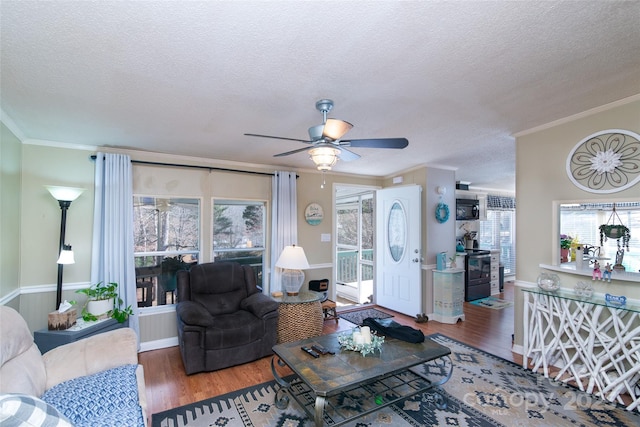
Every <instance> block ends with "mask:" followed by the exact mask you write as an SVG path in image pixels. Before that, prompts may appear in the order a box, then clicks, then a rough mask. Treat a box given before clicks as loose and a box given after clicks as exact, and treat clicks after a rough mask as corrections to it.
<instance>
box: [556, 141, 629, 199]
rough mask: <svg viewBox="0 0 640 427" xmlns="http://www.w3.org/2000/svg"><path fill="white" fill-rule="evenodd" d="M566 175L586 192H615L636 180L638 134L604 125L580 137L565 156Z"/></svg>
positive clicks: (627, 186)
mask: <svg viewBox="0 0 640 427" xmlns="http://www.w3.org/2000/svg"><path fill="white" fill-rule="evenodd" d="M567 175H568V176H569V179H570V180H571V181H572V182H573V183H574V184H575V185H576V187H578V188H581V189H582V190H585V191H588V192H590V193H603V194H606V193H616V192H618V191H622V190H625V189H627V188H629V187H631V186H633V185H635V184H636V183H638V182H640V135H638V134H637V133H635V132H632V131H629V130H622V129H608V130H603V131H600V132H596V133H594V134H591V135H589V136H587V137H586V138H584V139H583V140H582V141H580V142H578V144H577V145H576V146H575V147H573V150H571V152H570V153H569V156H568V157H567Z"/></svg>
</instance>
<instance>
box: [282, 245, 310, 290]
mask: <svg viewBox="0 0 640 427" xmlns="http://www.w3.org/2000/svg"><path fill="white" fill-rule="evenodd" d="M276 267H280V268H282V269H284V271H283V272H282V274H281V280H282V289H283V290H284V291H286V293H287V295H297V294H298V292H299V291H300V287H301V286H302V283H304V272H302V269H304V268H309V262H308V261H307V257H306V255H305V254H304V249H302V248H301V247H300V246H295V245H292V246H285V248H284V250H283V251H282V253H281V254H280V258H278V261H277V262H276Z"/></svg>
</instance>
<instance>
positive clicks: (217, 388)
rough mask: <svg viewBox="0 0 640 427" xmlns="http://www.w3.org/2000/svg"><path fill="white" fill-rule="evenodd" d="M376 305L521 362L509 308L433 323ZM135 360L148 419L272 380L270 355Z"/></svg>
mask: <svg viewBox="0 0 640 427" xmlns="http://www.w3.org/2000/svg"><path fill="white" fill-rule="evenodd" d="M499 297H500V298H503V299H506V300H509V301H513V283H512V282H507V283H505V291H504V293H502V294H500V295H499ZM376 308H377V309H379V310H381V311H385V312H388V313H390V314H393V315H394V320H395V321H397V322H398V323H401V324H404V325H409V326H412V327H415V328H419V329H421V330H422V331H423V332H424V334H425V335H429V334H434V333H441V334H443V335H446V336H448V337H451V338H454V339H456V340H458V341H461V342H464V343H466V344H469V345H472V346H474V347H476V348H479V349H482V350H484V351H486V352H488V353H491V354H495V355H497V356H500V357H502V358H504V359H506V360H510V361H512V362H515V363H519V364H520V363H522V356H520V355H518V354H515V353H512V352H511V339H512V334H513V306H512V307H508V308H504V309H502V310H492V309H489V308H483V307H478V306H475V305H472V304H469V303H464V313H465V321H464V322H458V323H457V324H454V325H449V324H443V323H438V322H434V321H429V322H427V323H416V322H415V321H414V319H413V318H412V317H409V316H405V315H403V314H399V313H396V312H393V311H391V310H387V309H384V308H381V307H376ZM352 327H353V324H352V323H350V322H347V321H345V320H342V319H340V320H339V321H338V323H337V324H336V323H335V321H333V320H331V321H326V322H325V323H324V332H325V333H331V332H336V331H341V330H349V329H351V328H352ZM139 361H140V363H141V364H142V365H143V366H144V374H145V382H146V389H147V402H148V411H149V412H148V415H149V417H151V414H154V413H157V412H161V411H164V410H167V409H171V408H175V407H176V406H181V405H186V404H188V403H192V402H196V401H199V400H203V399H207V398H209V397H212V396H216V395H220V394H224V393H228V392H231V391H235V390H238V389H241V388H244V387H249V386H252V385H255V384H260V383H263V382H265V381H269V380H272V379H273V375H272V374H271V365H270V362H271V357H265V358H262V359H260V360H257V361H255V362H252V363H247V364H244V365H240V366H234V367H231V368H227V369H221V370H219V371H216V372H203V373H199V374H194V375H190V376H187V375H186V374H185V372H184V367H183V365H182V359H181V358H180V351H179V349H178V347H171V348H165V349H161V350H153V351H147V352H143V353H140V354H139Z"/></svg>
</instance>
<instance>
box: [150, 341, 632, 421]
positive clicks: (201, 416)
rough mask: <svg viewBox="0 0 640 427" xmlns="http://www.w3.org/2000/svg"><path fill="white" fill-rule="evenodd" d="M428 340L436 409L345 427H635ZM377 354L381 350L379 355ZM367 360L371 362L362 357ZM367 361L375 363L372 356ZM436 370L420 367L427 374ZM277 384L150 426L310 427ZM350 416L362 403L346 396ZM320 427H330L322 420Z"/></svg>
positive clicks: (514, 369) (582, 398) (473, 354)
mask: <svg viewBox="0 0 640 427" xmlns="http://www.w3.org/2000/svg"><path fill="white" fill-rule="evenodd" d="M429 338H431V339H433V340H435V341H437V342H439V343H440V344H442V345H445V346H447V347H449V348H450V349H451V361H452V363H453V366H454V367H453V374H452V376H451V379H449V381H448V382H446V383H445V384H444V385H442V386H441V391H442V393H443V395H444V397H445V399H446V402H447V405H446V407H445V408H442V409H439V408H440V405H439V404H438V403H439V401H438V399H436V398H435V395H434V394H433V393H432V392H421V393H418V394H416V395H414V396H413V397H409V398H406V399H404V400H402V401H400V402H398V403H396V404H394V405H391V406H388V407H384V408H381V409H379V410H378V411H376V412H373V413H371V414H368V415H366V416H364V417H361V418H358V419H356V420H354V421H351V422H349V423H347V424H346V425H347V426H349V427H365V426H366V427H389V426H394V427H395V426H400V427H407V426H410V427H418V426H420V427H432V426H433V427H435V426H459V427H463V426H474V427H489V426H533V425H535V426H556V427H558V426H567V427H569V426H571V427H580V426H585V427H586V426H638V425H640V413H638V412H628V411H626V410H624V409H623V408H621V407H619V406H617V405H615V404H612V403H607V402H604V401H602V400H599V399H597V398H595V397H593V396H591V395H589V394H586V393H582V392H580V391H578V390H576V389H575V388H572V387H569V386H567V385H564V384H562V383H558V382H555V381H551V380H549V379H546V378H544V377H543V376H540V375H538V374H535V373H533V372H531V371H528V370H525V369H523V368H522V367H521V366H519V365H516V364H514V363H512V362H509V361H506V360H504V359H501V358H499V357H496V356H493V355H490V354H488V353H485V352H484V351H481V350H478V349H476V348H474V347H471V346H468V345H466V344H463V343H461V342H459V341H456V340H454V339H451V338H448V337H446V336H444V335H441V334H435V335H431V336H429ZM383 351H384V348H383ZM367 357H372V356H367ZM373 357H375V356H373ZM438 369H439V367H438V366H434V364H432V363H430V364H425V365H421V366H420V371H421V372H422V373H424V374H427V375H430V374H431V373H432V372H434V371H437V370H438ZM278 387H279V386H278V385H277V384H276V382H275V381H270V382H266V383H263V384H260V385H257V386H254V387H249V388H246V389H243V390H239V391H236V392H233V393H229V394H226V395H223V396H218V397H214V398H211V399H207V400H203V401H201V402H197V403H193V404H190V405H186V406H181V407H178V408H175V409H171V410H168V411H164V412H161V413H158V414H153V415H152V421H151V425H152V427H165V426H187V427H200V426H207V427H208V426H215V427H236V426H238V427H239V426H247V427H311V426H312V425H313V423H312V421H311V420H310V419H309V418H308V417H307V416H306V414H305V413H304V412H303V410H302V409H301V408H300V406H298V404H297V403H296V402H295V401H293V399H292V401H291V403H290V404H289V406H288V407H287V408H286V409H283V410H280V409H277V408H276V407H275V405H274V398H275V393H276V390H277V389H278ZM351 397H352V399H350V402H349V404H350V405H353V410H355V411H357V410H358V408H359V407H365V406H366V405H367V404H368V403H370V402H361V401H359V400H358V394H357V393H356V392H354V393H352V396H351ZM325 425H332V421H331V419H330V418H325Z"/></svg>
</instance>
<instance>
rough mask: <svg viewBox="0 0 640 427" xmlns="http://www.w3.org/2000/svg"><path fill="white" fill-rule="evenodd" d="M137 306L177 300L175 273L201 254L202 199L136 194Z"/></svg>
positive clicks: (134, 210)
mask: <svg viewBox="0 0 640 427" xmlns="http://www.w3.org/2000/svg"><path fill="white" fill-rule="evenodd" d="M133 227H134V231H133V234H134V237H133V239H134V257H135V266H136V291H137V296H138V307H152V306H161V305H166V304H174V303H175V302H176V301H175V291H176V274H177V272H178V271H179V270H183V269H188V268H190V267H191V265H193V264H196V263H197V262H198V258H199V256H200V244H199V242H200V200H198V199H183V198H160V197H145V196H134V198H133Z"/></svg>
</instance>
